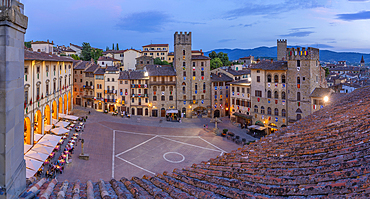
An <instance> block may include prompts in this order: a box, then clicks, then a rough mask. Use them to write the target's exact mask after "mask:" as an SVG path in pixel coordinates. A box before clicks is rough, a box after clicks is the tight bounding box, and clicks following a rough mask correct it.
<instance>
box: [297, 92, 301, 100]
mask: <svg viewBox="0 0 370 199" xmlns="http://www.w3.org/2000/svg"><path fill="white" fill-rule="evenodd" d="M297 101H301V93H300V92H297Z"/></svg>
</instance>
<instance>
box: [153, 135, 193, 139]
mask: <svg viewBox="0 0 370 199" xmlns="http://www.w3.org/2000/svg"><path fill="white" fill-rule="evenodd" d="M158 136H163V137H173V138H198V137H199V136H192V135H189V136H186V135H179V136H177V135H158Z"/></svg>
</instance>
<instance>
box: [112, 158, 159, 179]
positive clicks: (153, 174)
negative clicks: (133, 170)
mask: <svg viewBox="0 0 370 199" xmlns="http://www.w3.org/2000/svg"><path fill="white" fill-rule="evenodd" d="M117 158H119V159H120V160H122V161H124V162H127V163H129V164H131V165H132V166H134V167H137V168H139V169H141V170H144V171H146V172H148V173H151V174H152V175H155V173H154V172H151V171H149V170H147V169H144V168H143V167H140V166H138V165H136V164H134V163H132V162H130V161H127V160H125V159H123V158H121V157H117Z"/></svg>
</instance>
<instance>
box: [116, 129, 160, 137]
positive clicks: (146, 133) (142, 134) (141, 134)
mask: <svg viewBox="0 0 370 199" xmlns="http://www.w3.org/2000/svg"><path fill="white" fill-rule="evenodd" d="M116 131H118V132H122V133H130V134H136V135H151V136H155V135H157V134H147V133H135V132H129V131H120V130H116Z"/></svg>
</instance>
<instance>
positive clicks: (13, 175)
mask: <svg viewBox="0 0 370 199" xmlns="http://www.w3.org/2000/svg"><path fill="white" fill-rule="evenodd" d="M23 13H24V6H23V4H21V3H19V2H18V1H16V0H2V1H0V199H9V198H18V196H19V194H20V193H21V192H22V191H23V190H24V189H25V188H26V163H25V161H24V158H23V150H24V149H23V146H24V143H23V142H24V135H23V129H24V115H23V114H24V110H23V108H24V104H23V100H24V34H25V32H26V29H27V24H28V18H27V17H26V16H25V15H24V14H23Z"/></svg>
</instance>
